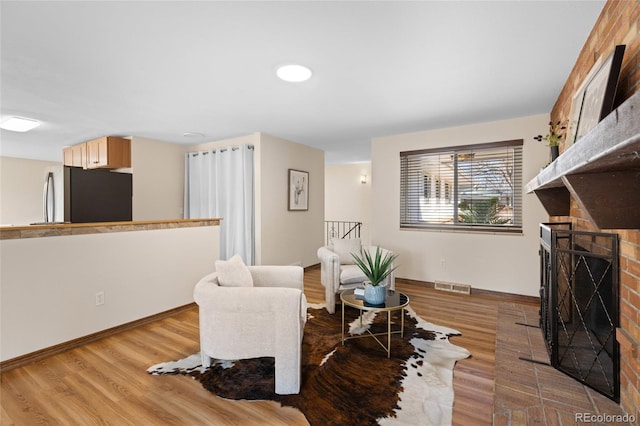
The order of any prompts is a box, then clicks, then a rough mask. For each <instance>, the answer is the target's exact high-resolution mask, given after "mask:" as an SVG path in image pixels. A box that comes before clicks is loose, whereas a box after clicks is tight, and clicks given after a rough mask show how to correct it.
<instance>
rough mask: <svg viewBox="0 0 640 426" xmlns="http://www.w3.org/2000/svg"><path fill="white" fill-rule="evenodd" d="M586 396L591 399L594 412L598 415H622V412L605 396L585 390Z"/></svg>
mask: <svg viewBox="0 0 640 426" xmlns="http://www.w3.org/2000/svg"><path fill="white" fill-rule="evenodd" d="M586 392H587V394H588V395H589V396H590V397H591V399H592V401H593V404H594V405H595V410H594V411H595V412H596V413H599V414H612V415H615V414H624V410H623V409H622V408H621V407H620V406H619V405H618V404H617V403H616V402H614V401H612V400H610V399H609V398H607V397H606V396H604V395H602V394H600V393H598V392H596V391H594V390H592V389H589V388H587V389H586Z"/></svg>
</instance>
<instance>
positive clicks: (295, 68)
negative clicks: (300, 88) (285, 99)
mask: <svg viewBox="0 0 640 426" xmlns="http://www.w3.org/2000/svg"><path fill="white" fill-rule="evenodd" d="M277 74H278V77H279V78H280V79H281V80H284V81H290V82H292V83H299V82H301V81H307V80H309V79H310V78H311V70H310V69H309V68H307V67H304V66H302V65H295V64H292V65H284V66H281V67H280V68H278V71H277Z"/></svg>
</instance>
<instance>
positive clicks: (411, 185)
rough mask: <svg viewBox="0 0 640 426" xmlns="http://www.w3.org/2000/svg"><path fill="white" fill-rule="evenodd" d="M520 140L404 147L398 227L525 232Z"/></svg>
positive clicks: (401, 163) (401, 164)
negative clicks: (443, 146) (416, 149)
mask: <svg viewBox="0 0 640 426" xmlns="http://www.w3.org/2000/svg"><path fill="white" fill-rule="evenodd" d="M522 144H523V141H522V140H515V141H504V142H495V143H488V144H481V145H465V146H458V147H448V148H436V149H425V150H419V151H407V152H401V153H400V227H401V228H440V229H442V228H444V229H446V228H450V229H464V228H467V229H470V228H472V229H473V230H478V231H481V230H486V231H492V232H495V231H506V232H522Z"/></svg>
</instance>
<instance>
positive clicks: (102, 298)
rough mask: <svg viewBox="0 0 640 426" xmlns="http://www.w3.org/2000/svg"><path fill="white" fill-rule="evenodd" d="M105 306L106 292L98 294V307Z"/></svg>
mask: <svg viewBox="0 0 640 426" xmlns="http://www.w3.org/2000/svg"><path fill="white" fill-rule="evenodd" d="M100 305H104V291H99V292H97V293H96V306H100Z"/></svg>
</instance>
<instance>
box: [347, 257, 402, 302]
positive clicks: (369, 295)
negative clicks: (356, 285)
mask: <svg viewBox="0 0 640 426" xmlns="http://www.w3.org/2000/svg"><path fill="white" fill-rule="evenodd" d="M382 252H383V250H382V249H381V248H380V246H378V247H376V252H375V254H374V255H373V256H372V255H371V253H370V252H369V250H366V249H363V250H361V251H360V255H357V254H355V253H351V256H353V259H354V261H355V262H356V265H357V266H358V267H359V268H360V269H361V270H362V273H363V274H364V275H365V276H366V277H367V278H368V279H369V281H365V283H364V301H365V302H367V303H370V304H372V305H380V304H382V303H384V300H385V298H386V290H387V289H386V285H383V284H382V282H383V281H384V280H385V278H387V277H388V276H389V275H390V274H391V273H392V272H393V271H394V270H395V269H396V268H397V267H396V266H393V261H394V260H395V259H396V258H397V257H398V255H396V254H392V253H391V252H389V251H387V252H386V253H385V255H384V256H383V255H382Z"/></svg>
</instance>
